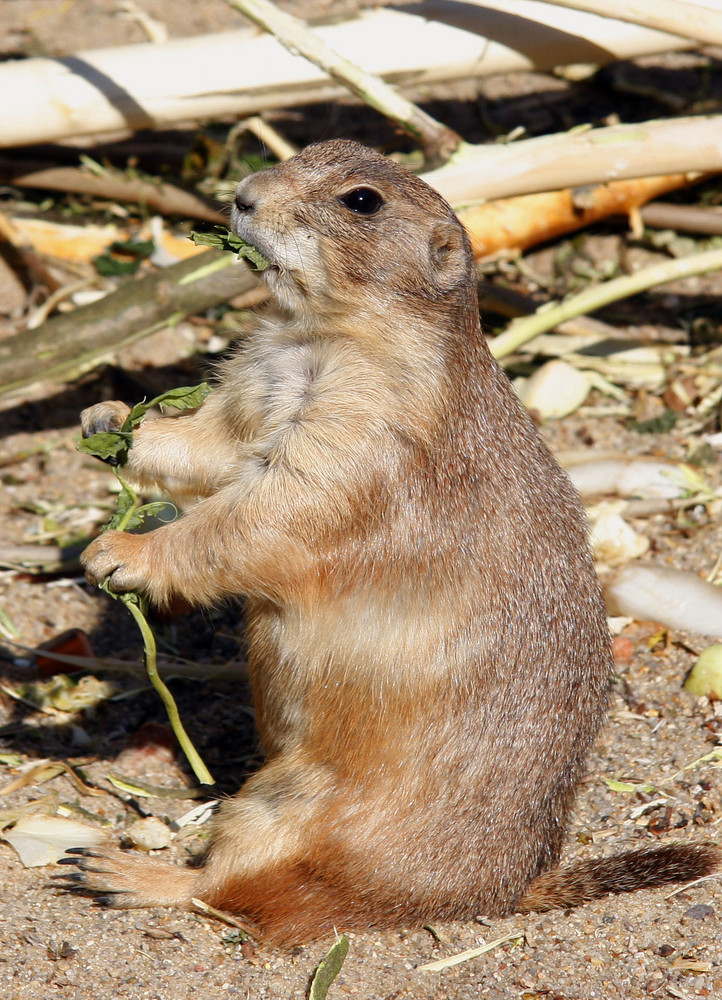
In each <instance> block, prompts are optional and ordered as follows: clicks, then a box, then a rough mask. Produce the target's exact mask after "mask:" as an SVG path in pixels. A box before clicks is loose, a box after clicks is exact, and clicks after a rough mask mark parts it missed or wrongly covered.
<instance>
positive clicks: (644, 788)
mask: <svg viewBox="0 0 722 1000" xmlns="http://www.w3.org/2000/svg"><path fill="white" fill-rule="evenodd" d="M604 783H605V785H606V786H607V788H608V789H609V790H610V792H645V793H646V794H648V795H649V794H650V793H651V792H656V790H657V789H656V788H655V787H654V785H633V784H632V783H631V782H630V781H616V780H615V779H614V778H605V779H604Z"/></svg>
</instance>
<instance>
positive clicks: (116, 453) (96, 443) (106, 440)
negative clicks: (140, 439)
mask: <svg viewBox="0 0 722 1000" xmlns="http://www.w3.org/2000/svg"><path fill="white" fill-rule="evenodd" d="M123 426H125V425H123ZM132 440H133V438H132V435H131V434H130V432H129V431H127V430H124V429H122V428H121V429H120V430H117V431H99V432H98V433H97V434H91V435H90V437H86V438H83V439H82V440H81V441H79V442H78V451H82V452H85V454H86V455H93V456H94V457H95V458H100V459H102V461H104V462H106V461H107V460H108V459H109V458H114V459H115V461H116V464H118V465H125V462H126V460H127V458H128V449H129V448H130V445H131V443H132Z"/></svg>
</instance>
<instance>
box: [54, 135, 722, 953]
mask: <svg viewBox="0 0 722 1000" xmlns="http://www.w3.org/2000/svg"><path fill="white" fill-rule="evenodd" d="M232 225H233V228H234V229H235V231H236V232H237V233H238V234H239V235H240V236H241V237H243V238H244V239H245V240H247V241H248V242H250V243H252V244H254V245H255V246H256V247H258V249H259V250H261V251H262V253H263V254H265V255H266V256H267V257H268V259H269V260H270V261H271V266H270V267H269V268H268V270H266V271H265V272H264V275H263V278H264V280H265V281H266V282H267V284H268V287H269V288H270V290H271V292H272V293H273V296H274V297H275V301H276V307H275V311H274V312H273V313H272V314H271V315H269V316H267V317H266V318H265V319H262V320H260V321H259V324H258V328H257V329H256V330H255V332H254V333H253V334H252V336H251V337H250V338H249V339H248V341H247V342H246V343H244V344H243V345H242V346H241V347H240V349H239V350H238V352H237V354H236V355H235V357H234V358H233V359H232V360H231V361H230V362H228V363H227V365H226V366H225V368H224V369H223V371H222V374H221V377H220V380H219V384H218V386H217V387H216V389H215V390H214V392H213V393H212V394H211V395H210V396H209V398H208V399H207V401H206V402H205V403H204V404H203V406H202V407H200V408H199V409H198V410H197V411H196V412H195V413H193V414H191V415H181V416H178V417H175V418H161V419H159V420H156V421H154V422H150V423H147V424H143V425H142V426H141V428H140V429H139V430H138V432H137V435H136V440H135V443H134V445H133V448H132V449H131V452H130V459H129V464H128V465H127V467H126V472H127V474H128V475H129V476H131V477H133V478H135V480H136V482H137V483H138V484H139V485H140V486H151V485H152V486H154V487H156V488H161V489H164V490H166V491H168V492H169V493H171V494H175V495H180V496H183V497H188V496H196V497H199V498H200V501H199V502H198V503H196V504H195V506H193V507H191V509H189V510H188V512H187V513H186V514H185V515H184V516H183V517H181V518H180V519H179V520H177V521H175V522H173V523H171V524H168V525H166V526H163V527H161V528H159V529H158V530H156V531H153V532H151V533H150V534H144V535H129V534H118V533H117V532H106V533H105V534H103V535H101V537H99V538H98V539H96V540H95V541H94V542H93V543H92V544H91V545H90V546H89V547H88V549H87V550H86V552H85V555H84V563H85V567H86V571H87V575H88V578H89V579H90V580H91V581H95V582H100V581H101V580H103V579H104V578H106V577H108V576H110V581H111V586H112V587H113V588H114V589H116V590H126V589H132V590H142V591H144V592H145V593H146V594H147V595H148V596H149V597H150V599H151V600H152V601H153V602H155V603H156V604H158V605H164V604H166V603H168V602H169V601H170V600H171V599H172V598H173V597H175V596H180V597H182V598H183V599H184V600H185V601H188V602H190V603H192V604H197V605H203V604H210V603H213V602H216V601H219V600H221V599H223V598H225V597H227V596H229V595H237V594H242V595H245V598H246V602H247V604H246V616H247V628H248V640H249V665H250V671H251V678H252V683H253V690H254V698H255V706H256V718H257V724H258V729H259V734H260V737H261V740H262V742H263V745H264V747H265V750H266V753H267V761H266V763H265V765H264V766H263V767H262V768H261V770H260V771H258V772H257V773H256V774H255V775H253V776H252V777H251V778H250V779H249V780H247V781H246V783H245V784H244V785H243V786H242V788H241V790H240V791H239V792H238V794H237V795H236V796H235V797H234V798H232V799H231V800H229V801H227V802H225V803H223V805H222V807H221V809H220V812H219V815H218V817H217V820H216V823H215V828H214V831H213V834H212V838H211V847H210V851H209V854H208V858H207V861H206V863H205V865H204V866H203V867H200V868H196V869H183V868H179V867H175V866H171V865H168V864H166V863H164V862H161V861H159V860H157V859H155V858H147V857H141V856H139V855H136V854H133V853H126V852H122V851H118V850H114V849H112V848H108V849H107V850H100V851H94V852H92V853H91V854H90V855H86V856H85V857H82V856H80V857H77V859H76V863H77V865H78V867H79V868H80V872H76V873H74V876H75V878H76V881H77V880H79V881H82V882H83V883H84V884H85V885H86V886H87V887H88V888H89V889H92V890H95V891H99V892H102V893H104V894H105V901H106V902H108V903H109V904H110V905H114V906H121V907H133V906H151V905H156V904H176V905H181V906H188V905H190V900H191V898H192V897H199V898H201V899H203V900H204V901H206V902H207V903H209V904H211V905H213V906H215V907H219V908H221V909H226V910H232V911H234V912H237V913H239V914H241V915H242V916H243V918H244V919H245V920H247V921H248V922H249V923H251V924H252V925H254V926H255V927H256V929H257V931H258V933H259V934H260V935H261V936H264V937H265V938H267V939H268V940H270V941H273V942H277V943H280V944H284V945H288V944H293V943H296V942H301V941H305V940H308V939H309V938H312V937H314V936H318V935H320V934H323V933H325V932H327V931H329V930H331V929H332V928H334V927H336V928H338V929H339V930H341V929H342V928H363V927H389V926H396V925H409V924H418V923H422V922H426V921H428V920H435V919H436V920H438V919H451V918H466V917H471V916H473V915H474V914H478V913H484V914H487V915H501V914H507V913H510V912H513V911H515V910H529V909H537V908H538V909H545V908H548V907H551V906H569V905H573V904H576V903H581V902H584V901H585V900H588V899H593V898H595V897H597V896H599V895H602V894H604V893H607V892H615V891H623V890H627V889H632V888H638V887H641V886H644V885H648V886H651V885H657V884H661V883H663V882H665V881H673V880H678V879H688V878H694V877H697V876H699V875H701V874H704V873H707V872H709V871H711V870H713V869H714V868H715V867H716V866H718V865H719V864H720V861H721V859H722V852H720V849H719V848H717V847H714V846H704V845H702V846H699V847H680V846H674V845H673V846H671V847H661V848H657V849H654V850H651V851H633V852H630V853H628V854H623V855H620V856H617V857H613V858H610V859H607V860H603V861H590V862H583V863H582V864H579V865H576V866H573V867H572V868H569V869H558V868H556V867H555V866H556V864H557V861H558V858H559V854H560V850H561V846H562V841H563V837H564V833H565V829H566V827H567V823H568V818H569V814H570V810H571V808H572V804H573V800H574V796H575V789H576V785H577V782H578V779H579V777H580V774H581V773H582V769H583V766H584V759H585V756H586V752H587V749H588V747H589V744H590V742H591V741H592V739H593V738H594V736H595V734H596V733H597V731H598V729H599V726H600V725H601V723H602V720H603V717H604V714H605V709H606V704H607V696H608V687H609V677H610V646H609V636H608V632H607V625H606V617H605V612H604V607H603V604H602V601H601V598H600V593H599V587H598V584H597V579H596V575H595V572H594V567H593V565H592V561H591V558H590V556H589V553H588V550H587V544H586V537H585V525H584V519H583V515H582V511H581V509H580V505H579V502H578V500H577V497H576V495H575V493H574V491H573V489H572V487H571V485H570V483H569V481H568V480H567V477H566V476H565V474H564V473H563V472H562V471H561V470H560V468H559V467H558V466H557V464H556V463H555V461H554V460H553V458H552V457H551V455H550V454H549V452H548V451H547V449H546V448H545V446H544V445H543V444H542V443H541V441H540V440H539V438H538V436H537V434H536V431H535V429H534V427H533V425H532V422H531V420H530V419H529V417H528V416H527V414H526V413H525V411H524V410H523V408H522V407H521V405H520V404H519V402H518V401H517V399H516V397H515V394H514V392H513V390H512V388H511V386H510V384H509V382H508V380H507V378H506V376H505V375H504V374H503V373H502V372H501V371H500V369H499V368H498V367H497V365H496V364H495V363H494V361H493V360H492V358H491V356H490V354H489V352H488V350H487V347H486V344H485V341H484V338H483V336H482V334H481V330H480V327H479V317H478V309H477V299H476V282H475V275H474V269H473V261H472V255H471V252H470V248H469V244H468V240H467V237H466V234H465V232H464V230H463V228H462V226H461V225H460V223H459V222H458V220H457V219H456V217H455V216H454V214H453V212H452V211H451V209H450V208H449V206H448V205H447V204H446V202H445V201H444V200H443V199H442V198H441V197H440V196H439V195H438V194H437V193H436V192H434V191H433V190H432V189H431V188H430V187H428V186H427V185H426V184H425V183H424V182H423V181H421V180H420V179H418V178H416V177H415V176H413V175H412V174H410V173H408V172H407V171H406V170H404V169H402V168H401V167H399V166H397V165H395V164H394V163H392V162H390V161H388V160H386V159H384V158H383V157H382V156H380V155H378V154H376V153H375V152H373V151H371V150H369V149H366V148H365V147H363V146H360V145H358V144H356V143H351V142H345V141H331V142H324V143H320V144H317V145H314V146H310V147H308V148H307V149H306V150H304V151H303V152H302V153H300V154H299V155H297V156H295V157H294V158H293V159H291V160H289V161H288V162H286V163H284V164H281V165H279V166H276V167H273V168H271V169H268V170H265V171H263V172H261V173H258V174H254V175H253V176H251V177H249V178H247V179H246V180H244V181H243V182H242V183H241V184H240V185H239V187H238V189H237V192H236V198H235V206H234V209H233V214H232ZM126 412H127V408H126V407H125V406H124V404H119V403H110V404H99V405H98V406H96V407H92V408H91V409H90V410H88V411H85V412H84V414H83V427H84V431H85V432H86V433H91V432H93V431H94V430H97V429H100V428H102V427H107V426H108V425H112V424H114V423H117V422H118V421H120V420H122V419H123V417H124V415H125V413H126ZM68 860H70V859H68Z"/></svg>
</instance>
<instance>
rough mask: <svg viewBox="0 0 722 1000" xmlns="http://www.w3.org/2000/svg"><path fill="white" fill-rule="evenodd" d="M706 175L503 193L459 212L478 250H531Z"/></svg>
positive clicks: (478, 253)
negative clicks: (506, 195) (516, 194)
mask: <svg viewBox="0 0 722 1000" xmlns="http://www.w3.org/2000/svg"><path fill="white" fill-rule="evenodd" d="M701 179H702V176H701V175H695V176H694V177H693V176H691V175H689V174H672V175H671V176H670V175H668V176H665V177H651V178H650V177H647V178H640V179H639V180H632V181H613V182H611V183H610V184H604V185H602V186H600V187H585V188H581V189H580V188H576V189H574V188H565V189H564V190H563V191H545V192H543V193H540V194H527V195H520V196H519V197H517V198H500V199H498V200H497V201H490V202H487V203H486V204H484V205H478V206H477V207H476V208H470V209H466V210H465V211H462V212H460V213H459V218H460V219H461V221H462V222H463V223H464V225H465V226H466V229H467V231H468V233H469V236H470V237H471V245H472V247H473V250H474V255H475V256H476V257H483V256H486V255H488V254H492V253H496V252H498V251H499V250H508V249H518V250H526V249H527V248H528V247H530V246H535V245H536V244H537V243H543V242H545V241H546V240H550V239H554V238H555V237H557V236H561V235H562V234H563V233H570V232H574V231H575V230H578V229H582V228H584V227H585V226H588V225H590V224H591V223H592V222H598V221H599V220H600V219H604V218H606V217H607V216H610V215H630V214H631V213H632V212H633V211H634V210H635V209H638V208H639V206H640V205H643V204H644V203H645V202H646V201H649V200H650V199H651V198H657V197H659V195H660V194H665V193H666V192H668V191H674V190H677V189H678V188H681V187H688V186H689V185H690V184H694V183H697V182H698V181H699V180H701Z"/></svg>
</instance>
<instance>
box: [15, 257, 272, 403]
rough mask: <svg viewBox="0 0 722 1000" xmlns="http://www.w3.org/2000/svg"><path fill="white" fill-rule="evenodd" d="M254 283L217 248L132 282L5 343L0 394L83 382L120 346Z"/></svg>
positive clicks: (232, 260)
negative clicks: (44, 383)
mask: <svg viewBox="0 0 722 1000" xmlns="http://www.w3.org/2000/svg"><path fill="white" fill-rule="evenodd" d="M254 285H255V278H254V277H253V275H252V274H251V273H250V272H249V271H247V270H246V268H245V266H244V265H243V264H240V263H238V262H237V261H236V260H235V259H234V258H233V256H232V255H231V254H227V253H218V252H216V251H213V250H208V251H206V252H205V253H203V254H199V255H197V256H195V257H193V258H191V259H190V260H185V261H183V262H182V263H180V264H174V265H173V266H172V267H168V268H165V269H164V270H163V271H160V272H158V273H154V274H151V275H149V276H148V277H146V278H141V279H139V280H138V281H129V282H127V283H126V284H124V285H122V286H121V287H120V288H119V289H118V290H117V291H116V292H112V293H111V294H109V295H107V296H106V297H105V298H103V299H101V300H100V301H98V302H94V303H93V304H92V305H89V306H84V307H83V308H81V309H76V310H74V311H73V312H71V313H64V314H63V315H61V316H57V317H55V318H54V319H51V320H48V321H47V322H46V323H43V325H42V326H39V327H37V328H36V329H35V330H29V331H26V332H25V333H19V334H16V335H15V336H14V337H8V338H7V339H5V340H3V341H0V394H2V393H5V392H9V391H10V390H12V389H18V388H20V387H22V386H24V385H29V384H30V383H31V382H36V381H38V379H41V378H46V379H63V378H69V377H76V376H78V375H80V374H82V372H84V371H88V370H90V369H91V368H94V367H95V366H96V365H97V364H98V363H99V362H100V361H101V360H102V359H103V358H105V357H108V356H110V355H112V354H114V353H115V351H117V350H118V349H119V348H121V347H124V346H125V345H127V344H131V343H133V342H134V341H136V340H140V339H141V338H143V337H147V336H149V335H150V334H151V333H154V332H155V331H156V330H159V329H161V328H162V327H164V326H172V325H173V324H174V323H177V322H179V321H180V320H181V319H183V317H184V316H187V315H189V314H192V313H197V312H203V310H205V309H209V308H210V307H211V306H214V305H217V304H218V303H219V302H225V301H227V300H228V299H230V298H233V297H234V296H236V295H240V294H241V293H242V292H245V291H248V290H249V289H251V288H253V287H254Z"/></svg>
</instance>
